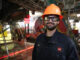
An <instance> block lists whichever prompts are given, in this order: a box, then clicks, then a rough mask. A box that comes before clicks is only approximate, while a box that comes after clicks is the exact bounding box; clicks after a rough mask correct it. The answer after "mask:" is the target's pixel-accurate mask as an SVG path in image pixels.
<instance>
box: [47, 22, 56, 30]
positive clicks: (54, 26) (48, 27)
mask: <svg viewBox="0 0 80 60" xmlns="http://www.w3.org/2000/svg"><path fill="white" fill-rule="evenodd" d="M48 24H52V25H53V26H48ZM56 27H57V24H54V23H47V24H46V28H47V29H48V30H50V31H52V30H54V29H56Z"/></svg>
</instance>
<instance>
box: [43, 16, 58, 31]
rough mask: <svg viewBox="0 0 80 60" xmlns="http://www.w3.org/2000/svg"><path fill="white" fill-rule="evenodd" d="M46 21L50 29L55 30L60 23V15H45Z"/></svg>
mask: <svg viewBox="0 0 80 60" xmlns="http://www.w3.org/2000/svg"><path fill="white" fill-rule="evenodd" d="M44 23H45V26H46V28H47V29H48V30H50V31H51V30H54V29H56V27H57V25H58V24H59V17H58V16H56V15H47V16H45V17H44Z"/></svg>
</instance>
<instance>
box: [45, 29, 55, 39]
mask: <svg viewBox="0 0 80 60" xmlns="http://www.w3.org/2000/svg"><path fill="white" fill-rule="evenodd" d="M55 32H56V29H54V30H52V31H50V30H47V33H46V36H48V37H51V36H53V35H54V33H55Z"/></svg>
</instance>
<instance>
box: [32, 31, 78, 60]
mask: <svg viewBox="0 0 80 60" xmlns="http://www.w3.org/2000/svg"><path fill="white" fill-rule="evenodd" d="M32 60H79V59H78V55H77V50H76V47H75V44H74V43H73V41H72V40H71V39H70V38H69V37H67V36H65V35H64V34H61V33H60V32H58V31H56V32H55V34H54V35H53V36H52V37H50V38H47V37H46V34H45V33H43V34H41V35H39V36H38V38H37V40H36V43H35V46H34V49H33V54H32Z"/></svg>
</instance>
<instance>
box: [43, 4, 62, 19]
mask: <svg viewBox="0 0 80 60" xmlns="http://www.w3.org/2000/svg"><path fill="white" fill-rule="evenodd" d="M45 15H59V18H60V19H62V18H63V16H62V15H61V10H60V8H59V7H58V6H56V5H55V4H51V5H49V6H48V7H47V8H46V9H45V11H44V13H43V15H42V17H44V16H45Z"/></svg>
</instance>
